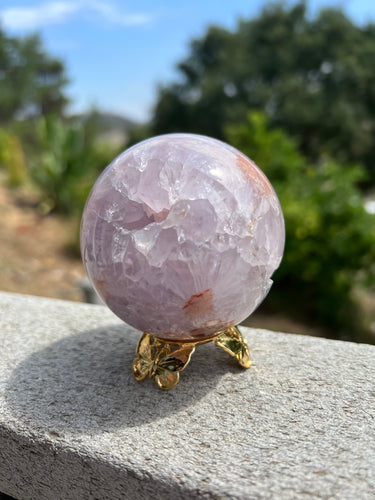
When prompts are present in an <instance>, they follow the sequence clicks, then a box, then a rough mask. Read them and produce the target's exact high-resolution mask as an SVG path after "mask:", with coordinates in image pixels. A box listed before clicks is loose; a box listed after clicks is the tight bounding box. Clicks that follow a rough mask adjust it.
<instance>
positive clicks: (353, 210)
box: [227, 112, 375, 340]
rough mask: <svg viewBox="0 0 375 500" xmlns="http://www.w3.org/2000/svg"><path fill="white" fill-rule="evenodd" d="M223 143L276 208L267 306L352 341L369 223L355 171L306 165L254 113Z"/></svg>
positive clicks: (373, 224)
mask: <svg viewBox="0 0 375 500" xmlns="http://www.w3.org/2000/svg"><path fill="white" fill-rule="evenodd" d="M227 136H228V139H229V141H230V142H231V143H232V144H233V145H234V146H236V147H237V148H239V149H240V150H242V151H243V152H244V153H245V154H247V155H248V156H249V157H250V158H252V159H253V160H254V161H255V162H256V163H257V164H258V165H259V166H260V167H261V168H262V170H264V172H265V174H266V175H267V176H268V177H269V179H270V180H271V182H272V184H273V186H274V187H275V189H276V192H277V194H278V196H279V199H280V202H281V205H282V208H283V212H284V217H285V224H286V247H285V254H284V258H283V262H282V264H281V267H280V269H279V270H278V271H277V272H276V275H275V287H274V289H273V290H272V292H271V294H270V300H271V302H272V303H273V304H274V306H276V307H278V308H279V309H281V310H282V311H283V312H286V311H289V312H291V313H292V314H294V315H295V316H298V315H300V316H302V317H303V318H304V319H308V320H309V321H312V322H315V323H318V324H319V323H320V324H321V325H325V326H327V327H329V328H330V329H331V330H332V331H336V335H337V336H338V337H339V336H341V335H342V334H346V335H348V338H351V339H353V340H354V339H355V332H357V333H358V332H359V331H360V326H359V325H360V318H359V310H358V306H357V304H356V302H355V300H354V297H353V291H354V289H355V287H356V286H357V285H358V284H359V283H364V282H365V283H366V284H370V283H374V280H375V268H374V265H373V262H374V259H375V217H374V216H373V215H370V214H368V213H367V212H366V211H365V209H364V203H363V201H364V200H363V197H362V194H361V192H360V191H359V189H358V188H357V187H356V186H357V183H358V181H360V180H361V178H362V176H363V175H364V170H363V168H361V167H358V166H350V165H346V166H345V168H343V167H342V165H340V164H337V163H336V162H335V161H333V160H330V159H328V158H327V159H326V160H325V161H322V162H321V163H320V165H319V166H318V167H317V166H316V165H315V166H312V165H311V164H310V163H309V162H308V161H307V160H306V159H305V158H304V157H303V156H302V155H301V154H300V153H299V151H298V148H297V146H296V144H295V141H293V139H291V138H290V137H288V136H287V135H286V134H285V132H283V131H282V130H281V129H273V130H270V129H269V128H268V126H267V123H266V118H265V116H264V115H263V114H260V113H257V112H255V113H250V114H249V115H248V119H247V121H246V122H244V123H243V124H241V125H235V126H231V127H230V128H229V129H228V130H227Z"/></svg>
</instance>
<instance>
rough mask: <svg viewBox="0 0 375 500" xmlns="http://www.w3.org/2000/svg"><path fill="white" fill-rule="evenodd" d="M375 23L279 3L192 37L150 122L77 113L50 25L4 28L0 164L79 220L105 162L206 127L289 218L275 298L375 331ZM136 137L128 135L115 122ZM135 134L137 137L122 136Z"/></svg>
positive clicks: (305, 312)
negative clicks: (51, 45) (368, 308)
mask: <svg viewBox="0 0 375 500" xmlns="http://www.w3.org/2000/svg"><path fill="white" fill-rule="evenodd" d="M374 61H375V25H374V24H368V25H365V26H362V25H361V26H359V25H356V24H355V23H354V22H353V21H352V20H351V19H349V18H347V17H346V16H345V15H344V13H343V12H342V11H341V10H339V9H324V10H322V11H320V13H319V14H318V15H317V16H316V17H311V16H308V15H307V8H306V3H305V2H300V3H297V4H295V5H294V6H292V7H290V6H289V7H288V6H286V4H284V3H276V4H268V5H267V6H266V7H265V8H264V9H263V11H262V12H261V13H260V14H259V15H258V16H257V17H255V18H252V19H242V20H241V21H240V22H239V23H238V26H237V28H236V29H235V30H233V31H228V30H227V29H224V28H222V27H220V26H211V27H210V28H208V29H207V32H206V33H205V34H204V36H203V37H202V38H200V39H195V40H192V42H191V45H190V49H189V52H188V54H187V56H186V57H185V58H184V59H183V60H182V61H181V62H180V63H179V64H178V67H177V76H176V81H174V82H170V83H166V84H163V85H160V87H159V89H158V96H157V99H156V102H155V106H154V111H153V115H152V119H151V121H150V123H145V124H141V125H138V126H135V124H134V123H131V122H130V121H129V120H126V119H124V118H122V117H114V116H111V115H106V114H105V113H101V112H100V111H92V112H91V113H88V114H87V115H82V116H75V117H72V116H67V114H66V105H67V103H68V99H67V97H66V92H65V87H66V84H67V81H68V80H67V77H66V71H65V67H64V63H63V61H61V60H59V59H56V58H54V57H52V56H50V55H49V54H47V53H46V52H45V50H44V48H43V45H42V42H41V40H40V38H39V37H38V36H37V35H33V36H30V37H26V38H15V37H9V36H8V35H7V34H6V33H5V32H4V31H2V30H0V125H1V128H0V167H1V168H2V169H3V171H4V172H5V174H6V177H7V182H8V184H9V185H11V186H19V185H23V186H29V187H30V189H33V190H34V191H35V193H36V196H37V200H38V202H37V205H38V209H39V211H40V213H41V214H43V215H44V216H47V214H58V215H59V216H64V217H73V218H75V219H76V220H77V221H79V217H80V213H81V211H82V209H83V205H84V202H85V199H86V197H87V194H88V192H89V190H90V188H91V186H92V184H93V182H94V181H95V179H96V177H97V176H98V174H99V173H100V171H101V170H102V169H103V168H104V167H105V166H106V165H107V164H108V163H109V162H110V161H111V160H112V159H113V158H114V157H115V156H116V155H117V154H118V153H119V152H120V151H121V150H122V149H124V147H125V146H126V145H131V144H133V143H135V142H138V141H139V140H142V139H145V138H147V137H149V136H151V135H156V134H161V133H168V132H178V131H186V132H195V133H201V134H205V135H210V136H213V137H217V138H219V139H222V140H224V141H227V142H229V143H230V144H232V145H233V146H235V147H237V148H238V149H240V150H242V151H243V152H244V153H245V154H247V155H248V156H249V157H251V158H252V159H253V160H254V161H255V162H256V163H257V164H258V165H259V166H260V167H261V168H262V169H263V170H264V172H265V173H266V175H267V176H268V177H269V179H270V180H271V182H272V184H273V186H274V187H275V190H276V192H277V194H278V196H279V198H280V201H281V204H282V207H283V211H284V215H285V221H286V235H287V238H286V248H285V257H284V260H283V262H282V265H281V267H280V269H279V270H278V271H277V272H276V274H275V277H274V278H275V285H274V288H273V289H272V292H271V293H270V295H269V297H268V298H267V300H266V303H265V306H263V307H264V308H265V311H266V312H267V313H268V314H274V313H283V314H285V313H288V314H289V315H290V316H291V317H295V318H298V319H299V320H302V321H304V322H305V323H306V324H314V325H320V326H322V327H323V328H324V329H325V331H326V333H327V335H329V336H332V337H336V338H346V339H351V340H364V339H365V340H369V339H370V340H372V341H373V339H374V337H373V336H372V335H373V334H372V333H371V325H375V306H374V317H373V318H372V319H371V318H370V319H368V318H366V315H365V314H364V313H363V307H362V303H361V300H360V298H361V297H363V293H366V294H371V293H373V292H372V290H373V285H374V278H375V225H374V215H373V214H372V213H370V212H371V211H369V210H367V211H366V202H365V198H366V197H369V196H370V197H371V196H374V191H373V190H374V185H375V141H374V130H375V73H374V71H373V69H374ZM114 130H115V131H121V132H123V133H124V135H121V134H120V136H118V137H117V138H116V137H115V139H114V135H113V131H114ZM124 137H125V138H127V140H125V139H122V138H124Z"/></svg>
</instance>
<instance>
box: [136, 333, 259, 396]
mask: <svg viewBox="0 0 375 500" xmlns="http://www.w3.org/2000/svg"><path fill="white" fill-rule="evenodd" d="M211 341H214V342H215V344H216V345H218V346H219V347H221V348H222V349H224V351H226V352H227V353H229V354H230V355H231V356H235V357H236V358H237V361H238V363H239V364H240V365H241V366H242V367H243V368H250V366H251V359H250V353H249V348H248V346H247V342H246V339H244V337H243V336H242V334H241V332H240V331H239V330H238V328H237V327H236V326H233V327H231V328H228V329H226V330H224V331H223V332H219V333H218V334H216V335H214V336H213V337H210V338H208V339H205V340H198V341H194V342H179V343H177V342H171V341H169V342H167V341H165V340H162V339H159V338H157V337H154V336H153V335H150V334H149V333H144V334H143V335H142V337H141V338H140V340H139V342H138V346H137V357H136V358H135V360H134V362H133V375H134V378H135V379H136V380H139V381H140V380H144V379H145V378H146V377H147V376H149V377H150V378H154V379H155V381H156V383H157V384H158V386H159V387H160V389H163V390H165V391H169V389H172V388H173V387H174V386H175V385H176V384H177V383H178V381H179V379H180V372H182V370H184V369H185V367H186V365H187V364H188V363H189V361H190V358H191V356H192V354H193V352H194V351H195V347H196V346H197V345H199V344H205V343H207V342H211Z"/></svg>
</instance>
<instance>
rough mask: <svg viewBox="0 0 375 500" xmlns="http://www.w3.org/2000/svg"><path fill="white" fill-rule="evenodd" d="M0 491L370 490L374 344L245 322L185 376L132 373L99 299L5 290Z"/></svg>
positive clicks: (303, 494)
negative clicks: (237, 338)
mask: <svg viewBox="0 0 375 500" xmlns="http://www.w3.org/2000/svg"><path fill="white" fill-rule="evenodd" d="M0 310H1V318H0V322H1V328H0V491H2V492H4V493H7V494H9V495H11V496H14V497H15V498H19V499H32V500H35V499H38V500H43V499H51V500H52V499H53V500H55V499H74V500H77V499H81V498H82V499H83V498H84V499H111V500H116V499H132V500H133V499H135V500H137V499H142V500H144V499H145V498H153V499H154V498H156V499H177V498H178V499H192V498H214V499H246V500H247V499H257V498H260V499H271V498H272V499H274V498H277V499H295V498H303V499H305V498H306V499H311V498H324V499H328V498H337V499H340V500H341V499H355V500H358V499H359V498H360V499H361V500H362V499H373V498H374V497H375V467H374V464H375V444H374V443H375V424H374V422H375V421H374V417H375V404H374V401H375V381H374V373H375V347H373V346H368V345H357V344H354V343H344V342H335V341H329V340H324V339H318V338H310V337H304V336H296V335H286V334H282V333H273V332H269V331H265V330H252V329H247V328H242V329H241V330H242V332H243V334H244V335H245V336H246V338H247V339H248V343H249V346H250V348H251V351H252V356H253V362H254V364H253V367H252V368H251V369H250V370H247V371H243V370H241V369H240V368H239V367H238V366H237V364H236V362H235V360H233V358H231V357H230V356H228V355H227V354H226V353H225V352H223V351H222V350H221V349H218V348H217V347H215V345H213V344H212V343H211V344H207V345H203V346H200V347H199V348H198V349H197V352H196V353H195V355H194V356H193V358H192V361H191V363H190V365H189V366H188V367H187V368H186V370H185V371H184V372H183V373H182V375H181V380H180V383H179V384H178V386H177V387H176V388H175V389H173V390H172V391H170V392H163V391H160V390H159V389H158V388H157V387H156V385H155V383H154V382H153V381H150V380H146V381H144V382H141V383H137V382H136V381H135V380H133V378H132V375H131V362H132V359H133V357H134V351H135V347H136V343H137V340H138V337H139V333H138V332H136V331H135V330H133V329H131V328H130V327H128V326H126V325H124V324H123V323H121V321H120V320H119V319H117V318H116V317H115V316H114V315H113V314H112V313H111V312H110V311H109V310H108V309H106V308H104V307H102V306H94V305H85V304H77V303H69V302H63V301H57V300H52V299H42V298H36V297H26V296H19V295H12V294H0Z"/></svg>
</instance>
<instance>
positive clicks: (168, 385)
mask: <svg viewBox="0 0 375 500" xmlns="http://www.w3.org/2000/svg"><path fill="white" fill-rule="evenodd" d="M195 345H196V342H188V343H184V344H175V343H168V342H164V341H163V340H161V339H158V338H157V337H154V336H153V335H150V334H149V333H144V334H143V335H142V337H141V338H140V340H139V342H138V346H137V357H136V358H135V360H134V362H133V375H134V378H135V379H136V380H138V381H141V380H144V379H145V378H146V377H147V376H149V377H150V378H155V381H156V383H157V384H158V386H159V387H160V389H163V390H165V391H168V390H169V389H172V388H173V387H174V386H175V385H176V384H177V383H178V381H179V379H180V372H182V370H184V368H185V367H186V365H187V364H188V363H189V361H190V358H191V356H192V354H193V352H194V351H195Z"/></svg>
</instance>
